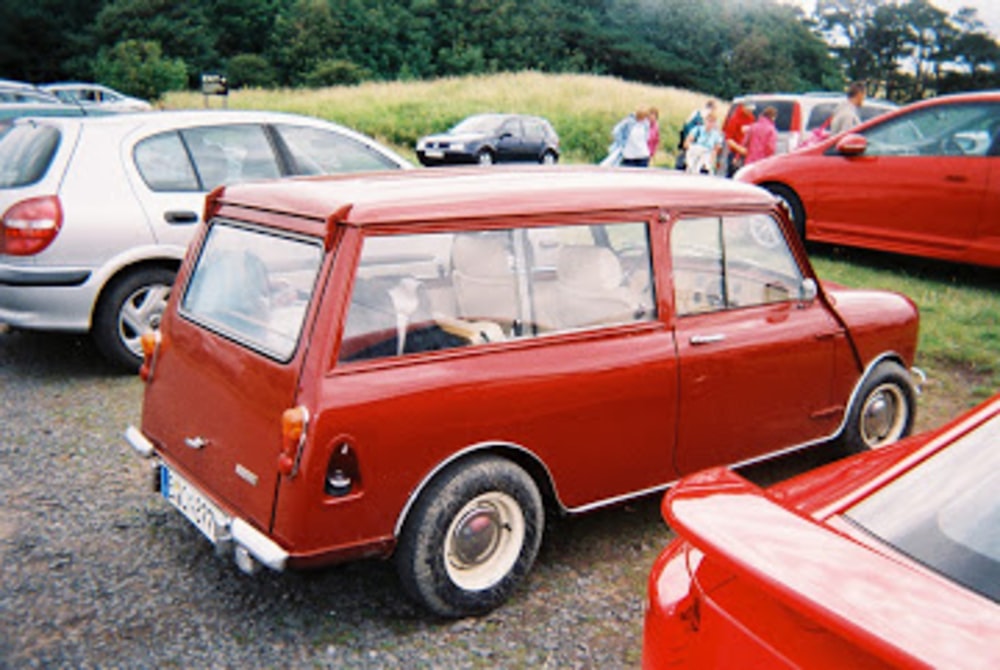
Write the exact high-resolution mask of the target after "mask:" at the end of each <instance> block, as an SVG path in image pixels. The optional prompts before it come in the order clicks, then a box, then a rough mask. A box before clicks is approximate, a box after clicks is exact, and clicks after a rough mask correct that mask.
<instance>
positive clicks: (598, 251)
mask: <svg viewBox="0 0 1000 670" xmlns="http://www.w3.org/2000/svg"><path fill="white" fill-rule="evenodd" d="M557 269H558V272H559V281H560V282H565V283H567V284H571V285H573V286H575V287H577V288H581V289H584V290H591V291H598V290H608V289H613V288H617V287H618V286H620V285H621V283H622V266H621V263H619V262H618V257H617V256H615V254H614V252H613V251H611V250H610V249H608V248H607V247H598V246H593V245H566V246H563V247H562V248H560V249H559V261H558V265H557Z"/></svg>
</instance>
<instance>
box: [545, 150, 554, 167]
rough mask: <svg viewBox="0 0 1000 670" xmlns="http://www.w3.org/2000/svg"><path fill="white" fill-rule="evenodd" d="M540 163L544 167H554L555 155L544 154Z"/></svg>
mask: <svg viewBox="0 0 1000 670" xmlns="http://www.w3.org/2000/svg"><path fill="white" fill-rule="evenodd" d="M542 163H543V164H545V165H555V164H556V157H555V154H552V153H548V152H546V154H545V155H544V156H542Z"/></svg>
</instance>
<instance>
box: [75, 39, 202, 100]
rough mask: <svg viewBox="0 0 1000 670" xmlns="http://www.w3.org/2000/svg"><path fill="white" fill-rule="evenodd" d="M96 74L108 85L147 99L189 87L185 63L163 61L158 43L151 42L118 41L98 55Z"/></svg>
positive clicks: (181, 61) (171, 60)
mask: <svg viewBox="0 0 1000 670" xmlns="http://www.w3.org/2000/svg"><path fill="white" fill-rule="evenodd" d="M94 71H95V73H96V74H97V77H98V79H100V80H101V81H103V82H105V83H106V84H107V85H108V86H111V87H112V88H116V89H118V90H120V91H122V92H123V93H127V94H129V95H134V96H136V97H139V98H145V99H147V100H158V99H159V98H160V96H162V95H163V94H164V93H165V92H167V91H173V90H179V89H183V88H184V87H185V86H187V67H186V66H185V65H184V61H183V60H181V59H180V58H174V59H170V58H164V57H163V50H162V49H161V48H160V45H159V43H158V42H154V41H150V40H146V41H141V40H125V41H124V42H118V43H117V44H115V45H114V46H113V47H111V48H110V49H106V50H104V51H102V52H101V53H100V54H99V55H98V57H97V61H96V63H95V64H94Z"/></svg>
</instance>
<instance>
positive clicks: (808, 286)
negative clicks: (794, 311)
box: [799, 277, 819, 303]
mask: <svg viewBox="0 0 1000 670" xmlns="http://www.w3.org/2000/svg"><path fill="white" fill-rule="evenodd" d="M817 295H819V286H817V285H816V280H815V279H812V278H811V277H807V278H806V279H803V280H802V285H801V286H800V287H799V300H800V301H801V302H804V303H806V302H812V301H813V300H815V299H816V296H817Z"/></svg>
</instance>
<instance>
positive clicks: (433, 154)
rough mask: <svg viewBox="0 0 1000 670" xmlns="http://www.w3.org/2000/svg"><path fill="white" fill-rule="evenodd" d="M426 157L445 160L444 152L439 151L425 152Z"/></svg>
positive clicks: (429, 150) (430, 150)
mask: <svg viewBox="0 0 1000 670" xmlns="http://www.w3.org/2000/svg"><path fill="white" fill-rule="evenodd" d="M424 155H425V156H427V157H428V158H444V152H443V151H438V150H437V149H428V150H427V151H425V152H424Z"/></svg>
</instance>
